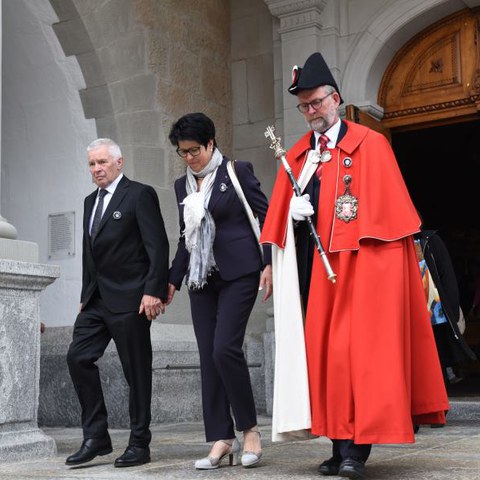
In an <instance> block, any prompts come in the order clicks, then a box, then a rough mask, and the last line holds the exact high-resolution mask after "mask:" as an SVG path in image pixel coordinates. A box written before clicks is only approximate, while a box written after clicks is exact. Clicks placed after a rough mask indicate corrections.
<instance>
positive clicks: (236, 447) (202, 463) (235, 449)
mask: <svg viewBox="0 0 480 480" xmlns="http://www.w3.org/2000/svg"><path fill="white" fill-rule="evenodd" d="M218 441H219V442H223V443H225V444H226V445H228V446H229V447H230V448H229V449H228V451H227V452H226V453H224V454H223V455H222V456H221V457H210V456H208V457H205V458H202V459H201V460H197V461H196V462H195V468H196V469H197V470H213V469H215V468H218V467H219V466H220V463H222V460H223V459H224V458H225V457H226V456H227V455H228V460H229V465H230V466H235V465H237V464H238V454H239V453H240V443H239V442H238V440H237V438H236V437H235V438H234V439H233V442H232V443H230V442H229V441H228V440H218Z"/></svg>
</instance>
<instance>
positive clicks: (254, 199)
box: [169, 157, 271, 290]
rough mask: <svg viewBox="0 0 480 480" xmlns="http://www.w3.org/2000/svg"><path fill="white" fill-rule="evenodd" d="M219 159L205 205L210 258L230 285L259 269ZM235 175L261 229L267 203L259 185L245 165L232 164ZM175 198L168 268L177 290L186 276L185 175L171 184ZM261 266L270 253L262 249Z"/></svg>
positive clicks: (247, 227)
mask: <svg viewBox="0 0 480 480" xmlns="http://www.w3.org/2000/svg"><path fill="white" fill-rule="evenodd" d="M228 161H229V160H228V159H227V158H226V157H223V161H222V163H221V165H220V166H219V167H218V171H217V175H216V177H215V181H214V184H213V189H212V194H211V197H210V201H209V203H208V210H209V211H210V213H211V215H212V217H213V220H214V222H215V241H214V243H213V255H214V258H215V262H216V264H217V267H218V270H219V274H220V277H221V278H222V279H223V280H226V281H231V280H235V279H237V278H240V277H243V276H245V275H248V274H251V273H254V272H258V271H260V270H262V269H263V264H262V259H261V256H260V252H259V248H258V243H257V239H256V238H255V235H254V233H253V231H252V228H251V226H250V223H249V221H248V217H247V214H246V213H245V210H244V208H243V204H242V202H241V200H240V199H239V198H238V195H237V192H236V191H235V188H234V186H233V184H232V182H231V181H230V176H229V174H228V172H227V162H228ZM235 171H236V173H237V176H238V179H239V181H240V185H241V186H242V190H243V192H244V193H245V197H246V198H247V201H248V203H249V205H250V207H251V208H252V210H253V212H254V213H255V214H256V215H258V219H259V221H260V225H261V226H262V225H263V222H264V220H265V215H266V213H267V208H268V201H267V198H266V197H265V195H264V194H263V192H262V191H261V189H260V182H259V181H258V180H257V178H256V177H255V175H254V173H253V167H252V164H251V163H249V162H240V161H236V162H235ZM175 194H176V196H177V205H178V211H179V216H180V239H179V241H178V248H177V253H176V255H175V258H174V260H173V262H172V267H171V268H170V275H169V282H170V283H171V284H172V285H174V286H175V288H176V289H177V290H180V287H181V284H182V281H183V278H184V277H185V275H186V274H187V269H188V263H189V256H190V254H189V252H188V251H187V249H186V247H185V237H184V235H183V231H184V230H185V223H184V221H183V205H182V202H183V200H184V198H185V197H186V196H187V190H186V175H184V176H183V177H181V178H179V179H178V180H176V181H175ZM264 259H265V260H264V263H265V264H270V263H271V249H270V248H269V247H266V248H264Z"/></svg>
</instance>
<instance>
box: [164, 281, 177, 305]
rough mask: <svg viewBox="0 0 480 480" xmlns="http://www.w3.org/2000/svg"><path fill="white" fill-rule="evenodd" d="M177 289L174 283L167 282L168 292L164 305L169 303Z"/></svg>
mask: <svg viewBox="0 0 480 480" xmlns="http://www.w3.org/2000/svg"><path fill="white" fill-rule="evenodd" d="M176 291H177V288H176V287H175V285H172V284H171V283H169V284H168V292H167V302H166V303H165V305H170V304H171V303H172V300H173V296H174V295H175V292H176Z"/></svg>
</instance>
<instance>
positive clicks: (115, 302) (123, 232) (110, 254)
mask: <svg viewBox="0 0 480 480" xmlns="http://www.w3.org/2000/svg"><path fill="white" fill-rule="evenodd" d="M97 191H98V190H95V191H94V192H93V193H92V194H90V195H89V196H88V197H86V199H85V204H84V218H83V279H82V294H81V300H80V301H81V303H82V305H83V306H85V305H86V304H87V303H88V301H89V300H90V298H91V296H92V294H93V292H94V291H95V289H96V288H97V287H98V290H99V292H100V295H101V297H102V299H103V301H104V302H105V305H106V306H107V308H108V309H109V310H110V311H112V312H114V313H121V312H130V311H136V310H138V308H139V307H140V302H141V299H142V297H143V295H144V294H147V295H152V296H155V297H159V298H162V299H163V300H165V299H166V297H167V281H168V249H169V245H168V239H167V235H166V232H165V226H164V223H163V218H162V215H161V212H160V205H159V201H158V197H157V194H156V192H155V190H154V189H153V188H152V187H150V186H149V185H144V184H142V183H138V182H134V181H131V180H129V179H128V178H126V177H125V176H124V177H123V178H122V179H121V180H120V182H119V184H118V185H117V188H116V189H115V193H114V194H113V196H112V198H111V200H110V202H109V204H108V207H107V209H106V210H105V213H104V215H103V217H102V221H101V223H100V226H99V229H98V232H97V234H96V236H95V240H94V242H93V244H92V243H91V241H90V234H89V221H90V216H91V214H92V209H93V206H94V203H95V198H96V196H97Z"/></svg>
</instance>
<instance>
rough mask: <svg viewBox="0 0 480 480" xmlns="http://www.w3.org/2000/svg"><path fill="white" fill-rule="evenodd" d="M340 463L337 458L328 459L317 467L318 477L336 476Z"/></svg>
mask: <svg viewBox="0 0 480 480" xmlns="http://www.w3.org/2000/svg"><path fill="white" fill-rule="evenodd" d="M341 462H342V461H341V460H340V459H337V458H334V457H332V458H329V459H328V460H325V461H324V462H323V463H321V464H320V465H319V466H318V473H320V475H338V469H339V468H340V463H341Z"/></svg>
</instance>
